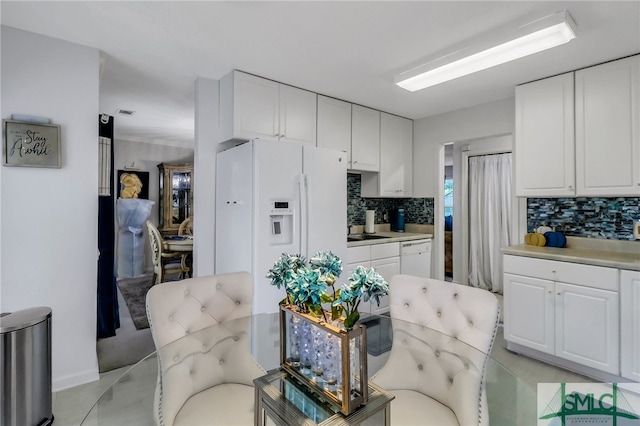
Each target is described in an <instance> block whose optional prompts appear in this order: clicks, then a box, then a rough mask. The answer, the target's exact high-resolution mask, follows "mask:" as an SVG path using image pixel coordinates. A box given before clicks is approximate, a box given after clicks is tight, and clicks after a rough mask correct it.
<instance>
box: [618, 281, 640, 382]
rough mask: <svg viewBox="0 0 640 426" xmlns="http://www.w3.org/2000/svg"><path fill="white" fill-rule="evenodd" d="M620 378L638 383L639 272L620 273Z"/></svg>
mask: <svg viewBox="0 0 640 426" xmlns="http://www.w3.org/2000/svg"><path fill="white" fill-rule="evenodd" d="M620 364H621V365H620V369H621V371H622V373H621V376H622V377H624V378H626V379H629V380H635V381H636V382H640V272H639V271H622V272H621V273H620Z"/></svg>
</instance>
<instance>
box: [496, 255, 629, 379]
mask: <svg viewBox="0 0 640 426" xmlns="http://www.w3.org/2000/svg"><path fill="white" fill-rule="evenodd" d="M504 271H505V274H504V309H505V312H504V335H505V339H506V340H507V341H508V342H513V343H516V344H518V345H521V346H525V347H527V348H531V349H535V350H537V351H540V352H543V353H546V354H550V355H554V356H556V357H559V358H562V359H566V360H569V361H572V362H575V363H577V364H581V365H584V366H587V367H591V368H593V369H596V370H599V371H602V372H606V373H610V374H614V375H619V374H620V364H619V354H620V351H619V347H620V341H619V330H620V328H619V321H620V310H619V301H618V270H617V269H614V268H604V267H598V266H591V265H580V264H576V263H567V262H558V261H551V260H542V259H534V258H527V257H521V256H508V255H507V256H505V257H504Z"/></svg>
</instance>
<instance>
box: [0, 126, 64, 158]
mask: <svg viewBox="0 0 640 426" xmlns="http://www.w3.org/2000/svg"><path fill="white" fill-rule="evenodd" d="M2 125H3V128H4V140H3V144H2V148H3V154H4V165H5V166H26V167H57V168H59V167H61V164H60V158H61V157H60V126H58V125H56V124H43V123H30V122H27V121H16V120H2Z"/></svg>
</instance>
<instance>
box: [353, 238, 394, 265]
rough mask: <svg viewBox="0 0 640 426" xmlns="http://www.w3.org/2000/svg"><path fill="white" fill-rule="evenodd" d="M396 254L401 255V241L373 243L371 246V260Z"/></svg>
mask: <svg viewBox="0 0 640 426" xmlns="http://www.w3.org/2000/svg"><path fill="white" fill-rule="evenodd" d="M396 256H400V243H384V244H373V245H372V246H371V260H375V259H384V258H385V257H396ZM349 262H351V261H349Z"/></svg>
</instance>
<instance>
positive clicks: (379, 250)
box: [342, 243, 400, 315]
mask: <svg viewBox="0 0 640 426" xmlns="http://www.w3.org/2000/svg"><path fill="white" fill-rule="evenodd" d="M347 262H348V263H347V266H346V267H345V268H344V270H343V272H342V274H343V275H342V276H343V277H344V280H343V282H346V281H347V280H348V279H349V277H350V276H351V274H352V273H353V271H354V270H355V269H356V268H357V267H358V266H364V267H369V266H370V267H372V268H374V269H375V270H376V272H378V273H379V274H380V275H381V276H382V278H384V279H385V281H387V282H388V283H390V282H391V277H393V276H394V275H397V274H399V273H400V243H382V244H372V245H366V246H358V247H349V248H347ZM358 310H359V311H360V312H363V313H367V314H375V315H379V314H383V313H385V312H388V311H389V296H385V297H383V298H382V299H381V301H380V306H378V305H377V304H376V303H375V302H373V303H369V302H361V303H360V306H359V307H358Z"/></svg>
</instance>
